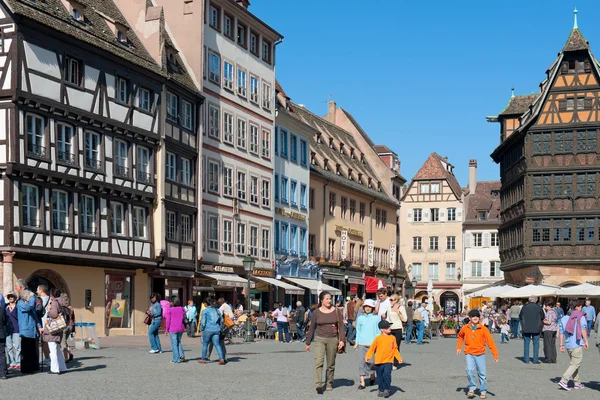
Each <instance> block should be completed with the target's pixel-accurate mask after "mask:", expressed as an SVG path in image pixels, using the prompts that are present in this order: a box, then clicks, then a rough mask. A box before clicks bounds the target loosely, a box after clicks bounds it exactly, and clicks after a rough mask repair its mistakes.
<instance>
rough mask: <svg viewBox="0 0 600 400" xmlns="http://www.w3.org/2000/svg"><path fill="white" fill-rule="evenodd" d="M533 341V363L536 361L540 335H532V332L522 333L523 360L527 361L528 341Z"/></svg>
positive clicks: (538, 352)
mask: <svg viewBox="0 0 600 400" xmlns="http://www.w3.org/2000/svg"><path fill="white" fill-rule="evenodd" d="M531 341H533V363H534V364H537V363H538V357H539V354H540V335H539V334H537V335H534V334H533V333H524V334H523V347H524V349H523V361H524V362H525V363H526V364H527V363H529V343H530V342H531Z"/></svg>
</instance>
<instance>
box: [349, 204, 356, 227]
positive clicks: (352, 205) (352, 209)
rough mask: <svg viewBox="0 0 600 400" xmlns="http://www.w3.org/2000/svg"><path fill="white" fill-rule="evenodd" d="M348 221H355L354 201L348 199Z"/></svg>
mask: <svg viewBox="0 0 600 400" xmlns="http://www.w3.org/2000/svg"><path fill="white" fill-rule="evenodd" d="M350 221H353V222H354V221H356V200H353V199H350Z"/></svg>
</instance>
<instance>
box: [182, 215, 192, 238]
mask: <svg viewBox="0 0 600 400" xmlns="http://www.w3.org/2000/svg"><path fill="white" fill-rule="evenodd" d="M180 237H181V241H182V242H185V243H192V241H193V240H192V217H191V216H190V215H185V214H181V236H180Z"/></svg>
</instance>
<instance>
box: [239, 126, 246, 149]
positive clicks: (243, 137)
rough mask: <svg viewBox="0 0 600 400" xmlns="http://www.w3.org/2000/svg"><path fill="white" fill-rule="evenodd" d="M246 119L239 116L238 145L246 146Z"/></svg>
mask: <svg viewBox="0 0 600 400" xmlns="http://www.w3.org/2000/svg"><path fill="white" fill-rule="evenodd" d="M246 134H247V133H246V121H245V120H243V119H241V118H238V120H237V145H238V147H242V148H244V149H245V148H246Z"/></svg>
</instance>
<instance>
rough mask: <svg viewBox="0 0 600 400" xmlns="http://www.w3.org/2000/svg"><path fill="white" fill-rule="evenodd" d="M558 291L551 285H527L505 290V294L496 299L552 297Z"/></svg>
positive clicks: (556, 287)
mask: <svg viewBox="0 0 600 400" xmlns="http://www.w3.org/2000/svg"><path fill="white" fill-rule="evenodd" d="M558 290H560V287H558V286H552V285H544V284H540V285H527V286H522V287H520V288H513V289H510V290H507V291H506V292H504V293H501V294H499V295H498V297H502V298H505V299H525V298H528V297H529V296H537V297H554V296H556V292H557V291H558Z"/></svg>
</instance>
